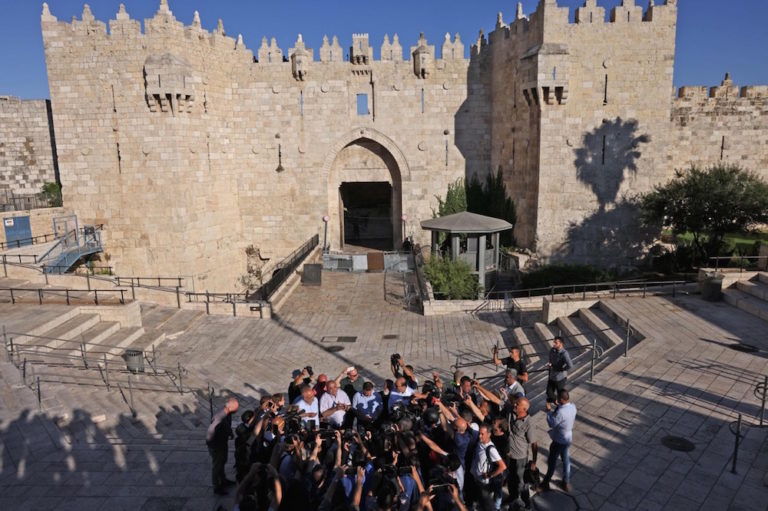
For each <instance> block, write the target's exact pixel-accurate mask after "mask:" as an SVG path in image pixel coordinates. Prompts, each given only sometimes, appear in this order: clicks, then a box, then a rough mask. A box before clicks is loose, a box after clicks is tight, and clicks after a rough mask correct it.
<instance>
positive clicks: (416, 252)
mask: <svg viewBox="0 0 768 511" xmlns="http://www.w3.org/2000/svg"><path fill="white" fill-rule="evenodd" d="M411 253H412V254H413V269H414V272H415V273H416V287H417V288H418V292H419V298H420V301H421V304H420V305H421V308H422V310H423V308H424V304H425V303H428V302H429V292H428V291H427V279H426V277H425V276H424V271H423V267H424V254H423V253H422V251H421V248H420V247H419V246H417V245H413V248H411Z"/></svg>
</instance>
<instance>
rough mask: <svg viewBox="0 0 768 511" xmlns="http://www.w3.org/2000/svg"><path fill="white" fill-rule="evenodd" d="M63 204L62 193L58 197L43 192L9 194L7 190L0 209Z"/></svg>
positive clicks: (17, 209)
mask: <svg viewBox="0 0 768 511" xmlns="http://www.w3.org/2000/svg"><path fill="white" fill-rule="evenodd" d="M60 206H61V194H59V195H58V196H56V197H48V196H44V195H42V194H32V195H18V196H17V195H14V194H13V192H11V195H10V196H9V195H8V193H7V192H6V195H5V197H3V198H2V200H0V209H1V210H2V211H4V212H6V211H27V210H31V209H41V208H56V207H60Z"/></svg>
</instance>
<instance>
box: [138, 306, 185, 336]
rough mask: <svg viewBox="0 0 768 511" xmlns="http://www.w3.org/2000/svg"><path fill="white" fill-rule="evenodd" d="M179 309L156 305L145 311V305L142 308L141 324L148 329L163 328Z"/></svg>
mask: <svg viewBox="0 0 768 511" xmlns="http://www.w3.org/2000/svg"><path fill="white" fill-rule="evenodd" d="M178 311H179V309H172V308H170V307H161V306H159V305H158V306H155V307H151V308H148V309H147V310H146V312H145V310H144V307H142V310H141V324H142V325H143V326H144V328H145V329H146V330H153V329H159V328H161V327H162V326H163V325H164V324H165V323H166V322H167V321H168V320H170V319H171V318H172V317H173V316H174V315H175V314H176V313H177V312H178Z"/></svg>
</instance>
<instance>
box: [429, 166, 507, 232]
mask: <svg viewBox="0 0 768 511" xmlns="http://www.w3.org/2000/svg"><path fill="white" fill-rule="evenodd" d="M436 198H437V205H438V208H437V211H434V210H433V211H432V214H433V215H434V216H435V217H438V216H447V215H452V214H454V213H459V212H461V211H469V212H470V213H477V214H478V215H485V216H491V217H494V218H501V219H502V220H506V221H507V222H509V223H510V224H512V225H515V222H516V221H517V215H516V213H515V203H514V202H513V201H512V199H511V198H509V197H508V196H507V186H506V184H504V176H503V173H502V169H501V167H499V170H498V172H497V173H496V174H494V173H493V172H490V173H489V174H488V175H487V176H486V178H485V183H482V182H481V181H480V179H479V178H478V177H477V174H475V175H473V176H472V179H470V180H469V181H468V182H465V181H464V180H463V179H458V180H456V181H455V182H453V183H451V184H449V185H448V191H447V193H446V194H445V200H443V199H442V197H436ZM441 240H442V238H441ZM514 243H515V238H514V236H513V235H512V231H511V230H510V231H506V232H503V233H501V244H502V245H504V246H512V245H514Z"/></svg>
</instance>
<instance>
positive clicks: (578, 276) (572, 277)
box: [522, 263, 616, 289]
mask: <svg viewBox="0 0 768 511" xmlns="http://www.w3.org/2000/svg"><path fill="white" fill-rule="evenodd" d="M614 280H616V274H615V273H614V272H612V271H609V270H603V269H600V268H595V267H594V266H589V265H583V264H559V263H556V264H549V265H547V266H542V267H541V268H538V269H536V270H533V271H532V272H529V273H526V274H524V275H523V277H522V288H523V289H531V288H538V287H549V286H564V285H569V284H592V283H594V282H611V281H614Z"/></svg>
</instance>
